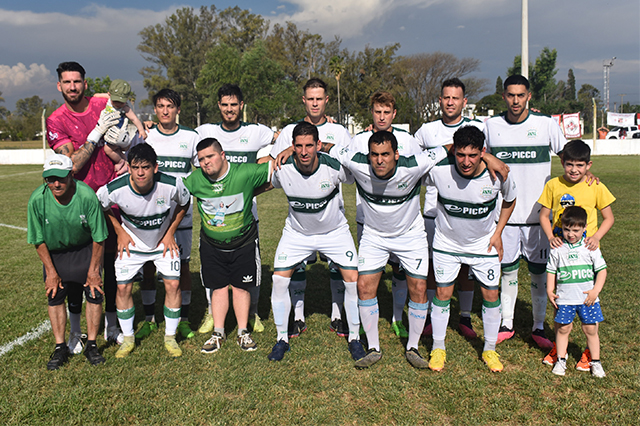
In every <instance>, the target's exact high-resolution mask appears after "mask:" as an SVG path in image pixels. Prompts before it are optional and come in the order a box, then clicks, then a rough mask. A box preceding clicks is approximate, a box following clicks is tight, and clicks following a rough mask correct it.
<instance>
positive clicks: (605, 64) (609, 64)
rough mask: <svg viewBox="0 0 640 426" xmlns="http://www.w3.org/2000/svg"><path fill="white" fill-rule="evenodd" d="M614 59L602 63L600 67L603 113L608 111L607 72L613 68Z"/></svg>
mask: <svg viewBox="0 0 640 426" xmlns="http://www.w3.org/2000/svg"><path fill="white" fill-rule="evenodd" d="M615 59H616V57H615V56H614V57H613V58H611V60H606V59H605V60H604V61H602V66H603V68H604V107H605V111H606V112H608V111H609V71H610V70H611V67H612V66H613V61H614V60H615Z"/></svg>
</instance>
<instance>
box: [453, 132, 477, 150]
mask: <svg viewBox="0 0 640 426" xmlns="http://www.w3.org/2000/svg"><path fill="white" fill-rule="evenodd" d="M467 146H471V147H472V148H476V149H479V150H480V151H482V148H483V147H484V133H483V132H482V130H480V129H478V128H477V127H476V126H462V127H460V128H459V129H458V130H456V132H455V133H454V134H453V147H454V149H460V148H464V147H467Z"/></svg>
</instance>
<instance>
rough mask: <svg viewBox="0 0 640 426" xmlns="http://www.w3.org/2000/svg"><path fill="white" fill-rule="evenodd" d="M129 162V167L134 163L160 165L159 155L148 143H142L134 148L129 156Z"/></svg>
mask: <svg viewBox="0 0 640 426" xmlns="http://www.w3.org/2000/svg"><path fill="white" fill-rule="evenodd" d="M127 162H128V163H129V165H132V164H133V163H144V162H148V163H149V164H151V165H154V166H155V165H156V164H158V155H157V154H156V151H155V150H154V149H153V147H152V146H151V145H149V144H148V143H141V144H138V145H135V146H133V147H132V148H131V149H130V150H129V153H128V154H127Z"/></svg>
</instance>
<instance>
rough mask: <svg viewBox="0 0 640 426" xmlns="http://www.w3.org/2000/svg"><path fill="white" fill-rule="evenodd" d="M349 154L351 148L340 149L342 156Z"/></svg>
mask: <svg viewBox="0 0 640 426" xmlns="http://www.w3.org/2000/svg"><path fill="white" fill-rule="evenodd" d="M347 152H349V148H347V147H344V148H340V155H342V154H344V153H347Z"/></svg>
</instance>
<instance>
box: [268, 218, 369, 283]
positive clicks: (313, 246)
mask: <svg viewBox="0 0 640 426" xmlns="http://www.w3.org/2000/svg"><path fill="white" fill-rule="evenodd" d="M316 251H319V252H320V253H322V254H323V255H325V256H326V257H327V258H329V259H330V260H331V261H333V263H335V264H336V266H337V267H338V268H341V269H352V270H356V269H357V267H358V261H357V259H356V256H357V251H356V246H355V245H354V244H353V237H352V236H351V232H350V231H349V225H347V224H345V225H343V226H341V227H340V228H338V229H335V230H333V231H331V232H328V233H326V234H317V235H305V234H302V233H300V232H297V231H294V230H293V229H291V228H289V227H287V226H285V227H284V229H283V230H282V237H281V238H280V242H279V243H278V248H277V249H276V256H275V259H274V261H273V270H274V271H288V270H290V269H293V268H294V267H295V266H296V265H298V264H299V263H300V262H302V261H303V260H305V259H307V258H308V257H309V256H310V255H313V256H314V258H315V253H316Z"/></svg>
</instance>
